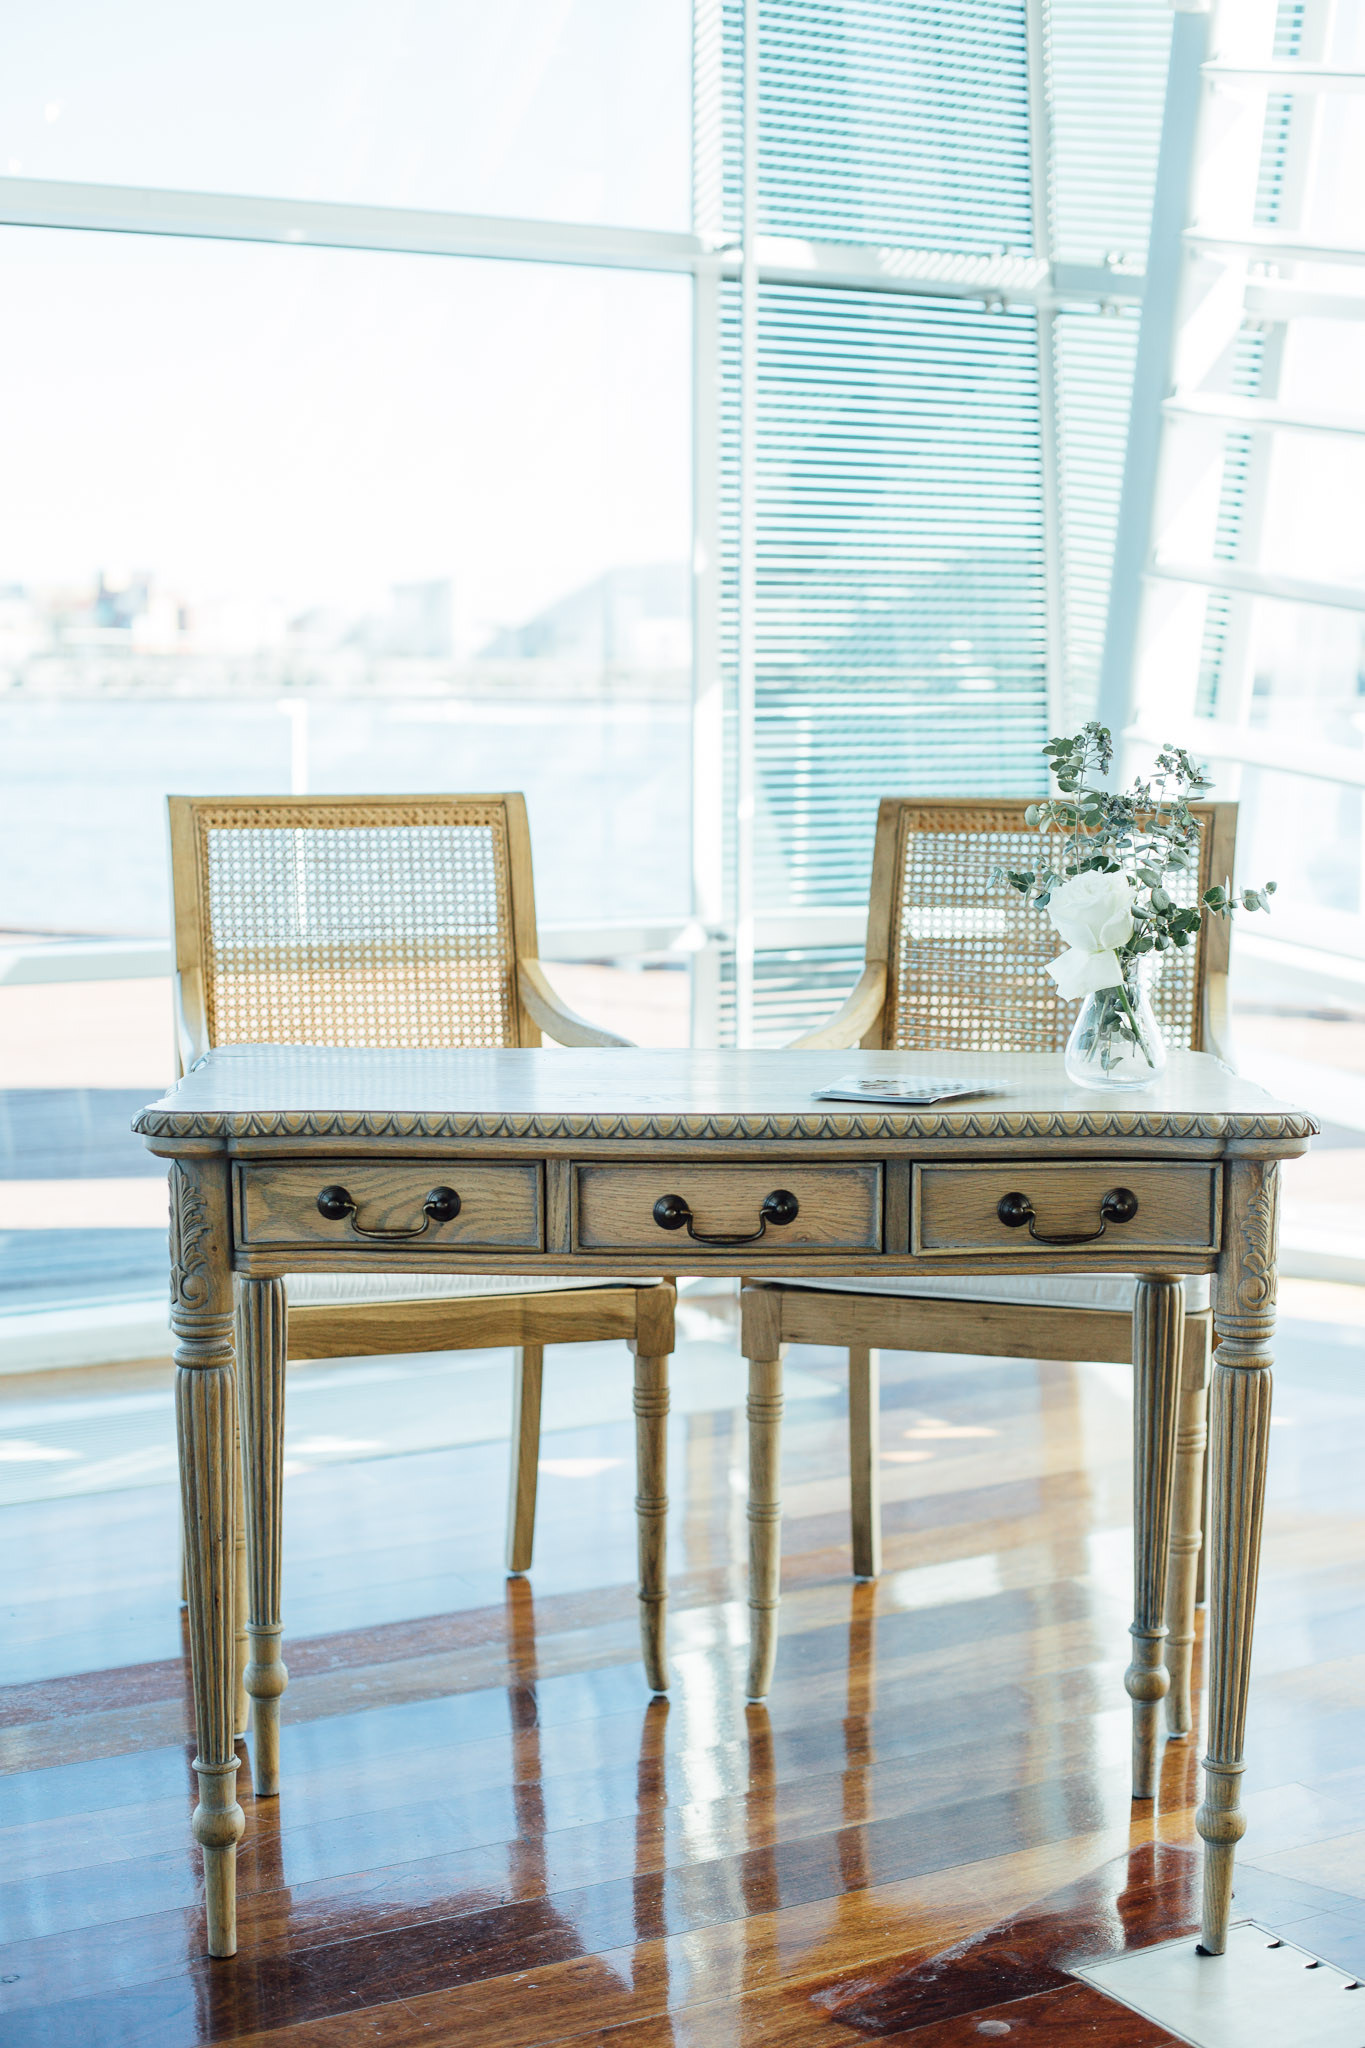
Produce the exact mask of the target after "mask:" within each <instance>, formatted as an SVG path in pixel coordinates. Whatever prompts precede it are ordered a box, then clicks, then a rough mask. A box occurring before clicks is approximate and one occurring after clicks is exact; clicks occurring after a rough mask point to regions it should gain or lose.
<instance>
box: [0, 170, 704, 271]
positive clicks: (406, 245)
mask: <svg viewBox="0 0 1365 2048" xmlns="http://www.w3.org/2000/svg"><path fill="white" fill-rule="evenodd" d="M0 225H3V226H7V227H35V228H87V229H97V230H104V231H109V232H115V233H119V234H141V235H189V236H194V237H197V238H201V239H207V240H210V241H230V242H281V243H285V244H287V245H290V246H299V245H303V246H312V247H318V248H325V249H382V250H387V251H390V252H393V253H397V254H400V255H402V254H406V255H412V256H483V257H492V258H499V257H501V258H505V259H508V260H511V261H514V262H526V263H581V264H592V265H594V266H597V267H603V268H607V269H621V270H682V271H690V270H691V269H692V267H693V265H694V264H695V262H696V260H697V258H698V257H699V256H701V255H704V254H705V253H706V248H705V244H704V243H703V242H702V241H701V240H700V239H699V238H698V237H697V236H696V235H687V234H667V233H660V232H656V231H655V230H653V229H647V228H616V227H596V226H592V225H585V224H583V223H581V222H576V221H545V220H514V219H512V218H510V217H505V216H502V215H496V214H479V213H435V212H425V211H423V210H421V209H419V208H409V207H400V206H349V205H346V206H343V205H339V204H336V203H335V202H333V201H331V200H324V199H276V198H253V197H251V196H249V195H234V194H231V193H222V192H171V191H164V192H163V191H157V190H154V189H148V188H146V187H142V186H133V185H73V184H64V183H59V182H57V181H56V180H52V179H38V178H0Z"/></svg>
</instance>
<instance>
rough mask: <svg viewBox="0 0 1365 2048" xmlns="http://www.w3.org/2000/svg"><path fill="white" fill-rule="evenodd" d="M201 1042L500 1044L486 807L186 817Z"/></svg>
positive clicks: (494, 889) (508, 931)
mask: <svg viewBox="0 0 1365 2048" xmlns="http://www.w3.org/2000/svg"><path fill="white" fill-rule="evenodd" d="M199 833H200V868H199V872H200V888H201V903H200V916H201V920H202V924H203V929H204V932H205V946H204V965H205V976H206V981H207V987H206V990H205V997H206V1004H207V1011H208V1025H209V1038H210V1042H211V1043H212V1044H214V1045H233V1044H239V1045H240V1044H255V1045H333V1046H363V1047H374V1048H382V1047H390V1046H480V1045H483V1046H504V1045H515V1044H516V1042H517V1040H516V1023H515V1017H516V1012H515V999H514V992H513V990H514V965H515V962H514V951H513V941H512V918H511V899H510V884H509V874H508V850H507V828H506V822H505V818H504V814H503V812H502V809H501V807H500V806H498V805H493V804H487V805H477V806H476V805H472V804H471V805H461V806H459V807H458V809H457V808H456V807H455V806H453V805H445V806H442V807H441V808H440V809H437V808H436V807H434V806H433V807H422V806H399V805H394V806H393V807H392V808H391V809H386V808H384V807H382V806H379V805H374V804H367V805H366V807H365V818H364V822H363V823H362V822H358V821H357V818H356V813H355V810H354V809H353V808H348V807H347V806H346V805H345V804H342V803H339V804H337V805H336V806H335V808H333V807H331V806H326V807H323V806H319V807H316V808H308V809H304V808H302V807H301V808H299V809H298V810H295V811H293V812H292V813H291V812H290V811H289V809H288V807H287V806H268V805H262V807H261V809H260V810H259V812H256V811H252V810H248V809H244V808H242V807H234V808H233V809H231V810H227V809H224V810H223V811H221V812H219V813H217V814H215V813H214V812H213V811H212V810H211V809H204V810H201V811H200V813H199Z"/></svg>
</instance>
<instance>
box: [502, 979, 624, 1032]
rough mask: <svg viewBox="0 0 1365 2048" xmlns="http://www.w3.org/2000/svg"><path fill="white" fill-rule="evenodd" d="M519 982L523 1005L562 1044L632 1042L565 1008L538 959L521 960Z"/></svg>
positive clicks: (541, 1026) (543, 1029) (545, 1030)
mask: <svg viewBox="0 0 1365 2048" xmlns="http://www.w3.org/2000/svg"><path fill="white" fill-rule="evenodd" d="M517 986H518V991H519V993H520V996H521V1006H522V1008H523V1009H524V1010H525V1011H526V1013H527V1015H528V1016H529V1017H531V1018H533V1019H534V1021H535V1022H536V1023H537V1024H539V1026H540V1028H541V1030H542V1031H544V1032H547V1033H548V1034H549V1036H550V1037H551V1038H553V1039H554V1040H555V1042H556V1043H557V1044H559V1045H630V1044H632V1043H633V1041H632V1040H631V1039H629V1038H618V1037H617V1035H616V1033H615V1032H614V1031H603V1030H602V1028H601V1026H600V1025H597V1024H589V1022H588V1020H587V1018H586V1017H579V1016H577V1015H575V1013H574V1012H573V1011H572V1010H570V1009H566V1008H565V1006H564V1004H563V1003H561V1001H560V1000H559V997H558V996H557V995H556V994H555V992H554V990H553V989H552V988H551V986H550V983H549V979H548V977H547V975H546V973H545V969H544V968H543V967H542V966H541V964H540V962H539V960H518V962H517Z"/></svg>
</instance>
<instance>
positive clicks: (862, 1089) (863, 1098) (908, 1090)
mask: <svg viewBox="0 0 1365 2048" xmlns="http://www.w3.org/2000/svg"><path fill="white" fill-rule="evenodd" d="M994 1092H995V1091H994V1090H993V1089H990V1088H986V1087H983V1086H982V1084H981V1082H980V1081H972V1080H966V1079H964V1078H963V1077H962V1076H961V1075H951V1074H873V1075H863V1074H845V1075H844V1077H843V1079H842V1080H841V1081H836V1082H835V1083H834V1084H833V1086H832V1087H829V1088H817V1089H816V1091H815V1097H814V1100H815V1101H816V1102H889V1103H895V1104H897V1105H899V1106H900V1107H902V1108H905V1109H922V1108H923V1107H925V1105H926V1104H928V1103H931V1102H949V1101H951V1100H952V1099H953V1097H954V1096H958V1095H990V1094H993V1093H994Z"/></svg>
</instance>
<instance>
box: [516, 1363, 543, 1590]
mask: <svg viewBox="0 0 1365 2048" xmlns="http://www.w3.org/2000/svg"><path fill="white" fill-rule="evenodd" d="M544 1378H545V1347H544V1345H543V1344H523V1345H521V1347H520V1348H519V1349H518V1350H516V1351H514V1352H513V1353H512V1470H511V1478H510V1484H509V1487H508V1495H507V1569H508V1571H509V1572H513V1573H515V1572H526V1571H529V1570H530V1569H531V1553H532V1550H533V1549H534V1547H535V1538H536V1480H537V1478H538V1475H539V1465H540V1396H541V1388H542V1385H543V1383H544Z"/></svg>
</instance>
